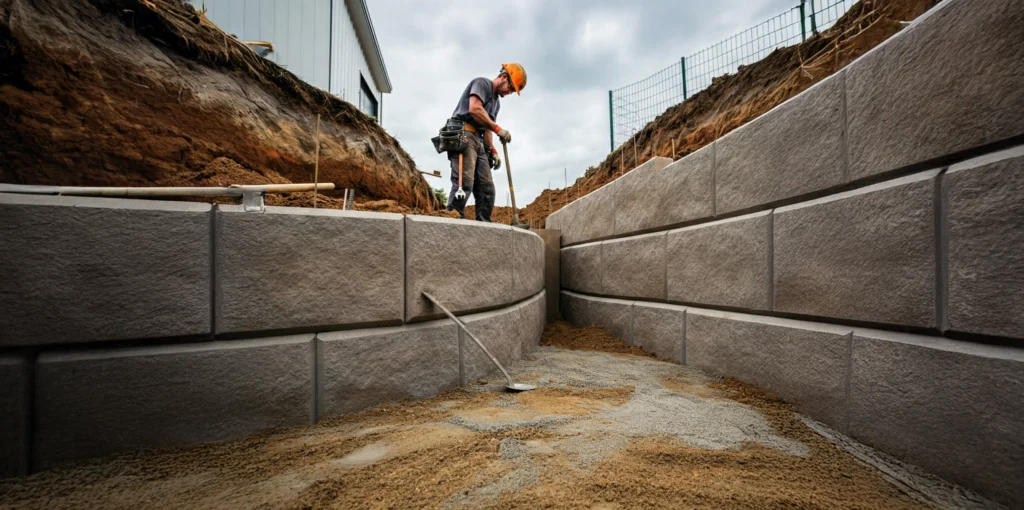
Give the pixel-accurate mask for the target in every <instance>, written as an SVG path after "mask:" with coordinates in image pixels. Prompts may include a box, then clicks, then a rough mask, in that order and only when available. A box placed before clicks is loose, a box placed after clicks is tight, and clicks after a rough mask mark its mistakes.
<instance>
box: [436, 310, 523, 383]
mask: <svg viewBox="0 0 1024 510" xmlns="http://www.w3.org/2000/svg"><path fill="white" fill-rule="evenodd" d="M423 297H425V298H427V299H428V300H430V302H431V303H434V304H435V305H436V306H437V307H438V308H440V309H441V311H442V312H444V314H445V315H447V316H448V318H450V319H451V320H453V321H455V324H458V326H459V327H460V328H462V330H463V331H465V332H466V334H467V335H469V338H472V339H473V341H474V342H476V344H477V345H479V346H480V348H481V349H483V351H484V354H486V355H487V357H488V358H491V361H493V362H494V365H495V366H497V367H498V370H501V373H502V374H505V380H506V381H508V384H506V385H505V389H506V390H508V391H530V390H535V389H537V387H536V386H534V385H532V384H523V383H517V382H513V381H512V376H510V375H508V371H507V370H505V367H503V366H501V363H498V358H495V357H494V355H493V354H491V351H488V350H487V347H484V344H483V342H481V341H480V339H479V338H477V337H476V335H474V334H473V332H472V331H470V330H469V328H467V327H466V325H465V324H463V323H462V321H460V320H459V318H458V317H456V316H455V314H453V313H452V312H451V310H449V309H447V308H445V306H444V305H442V304H441V303H439V302H438V301H437V298H435V297H434V296H431V295H430V294H429V293H427V292H423Z"/></svg>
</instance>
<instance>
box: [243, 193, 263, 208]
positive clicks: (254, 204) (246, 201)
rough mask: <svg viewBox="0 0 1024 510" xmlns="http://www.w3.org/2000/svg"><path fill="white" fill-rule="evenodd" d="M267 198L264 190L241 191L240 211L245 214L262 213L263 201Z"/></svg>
mask: <svg viewBox="0 0 1024 510" xmlns="http://www.w3.org/2000/svg"><path fill="white" fill-rule="evenodd" d="M266 196H267V192H266V191H264V190H255V189H253V190H250V189H243V190H242V209H243V210H244V211H245V212H260V213H261V212H263V211H264V210H265V207H264V204H263V201H264V199H265V198H266Z"/></svg>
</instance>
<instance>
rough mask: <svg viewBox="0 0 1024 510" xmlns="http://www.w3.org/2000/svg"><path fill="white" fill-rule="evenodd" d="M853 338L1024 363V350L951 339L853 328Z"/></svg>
mask: <svg viewBox="0 0 1024 510" xmlns="http://www.w3.org/2000/svg"><path fill="white" fill-rule="evenodd" d="M853 336H854V337H860V338H869V339H873V340H882V341H885V342H895V343H900V344H906V345H913V346H917V347H924V348H926V349H934V350H937V351H946V352H955V353H958V354H967V355H969V356H978V357H982V358H993V359H1002V360H1010V361H1016V362H1024V349H1019V348H1014V347H1007V346H1002V345H988V344H979V343H975V342H965V341H960V340H951V339H949V338H944V337H938V336H925V335H915V334H911V333H900V332H897V331H885V330H879V329H869V328H853Z"/></svg>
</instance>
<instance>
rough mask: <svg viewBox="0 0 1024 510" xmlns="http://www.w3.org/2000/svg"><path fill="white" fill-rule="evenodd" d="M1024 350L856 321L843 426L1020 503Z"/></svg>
mask: <svg viewBox="0 0 1024 510" xmlns="http://www.w3.org/2000/svg"><path fill="white" fill-rule="evenodd" d="M1022 402H1024V351H1022V350H1020V349H1014V348H1008V347H995V346H986V345H979V344H971V343H966V342H956V341H951V340H945V339H941V338H934V337H921V336H914V335H906V334H898V333H890V332H882V331H871V330H856V331H854V337H853V354H852V362H851V368H850V403H849V404H850V411H849V412H850V429H849V435H851V436H852V437H854V438H856V439H857V440H859V441H861V442H863V443H865V444H868V445H871V446H874V447H876V448H878V449H880V450H882V451H885V452H887V453H890V454H892V455H895V456H896V457H899V458H900V459H903V460H905V461H907V462H909V463H911V464H915V465H917V466H920V467H922V468H924V469H926V470H928V471H930V472H932V473H934V474H936V475H938V476H940V477H942V478H944V479H946V480H949V481H951V482H955V483H958V484H962V485H964V486H965V487H969V488H972V489H974V490H977V491H979V492H980V493H981V494H982V495H984V496H987V497H989V498H991V499H993V500H995V501H998V502H1000V503H1002V504H1004V505H1007V506H1008V507H1010V508H1019V507H1021V506H1022V505H1024V485H1021V484H1020V483H1017V482H1019V481H1020V480H1021V477H1022V475H1024V420H1022V419H1021V405H1022Z"/></svg>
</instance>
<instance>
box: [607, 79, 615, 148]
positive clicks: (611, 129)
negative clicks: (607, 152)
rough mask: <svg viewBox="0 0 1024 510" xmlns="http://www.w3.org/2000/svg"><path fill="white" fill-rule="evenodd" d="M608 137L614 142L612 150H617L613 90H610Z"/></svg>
mask: <svg viewBox="0 0 1024 510" xmlns="http://www.w3.org/2000/svg"><path fill="white" fill-rule="evenodd" d="M608 137H609V139H610V140H611V143H612V150H611V152H615V117H614V116H612V91H610V90H609V91H608Z"/></svg>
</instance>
